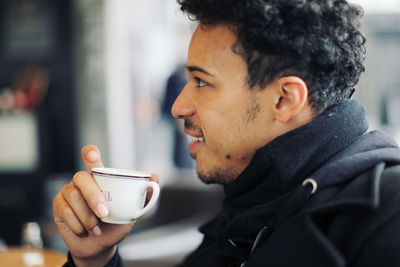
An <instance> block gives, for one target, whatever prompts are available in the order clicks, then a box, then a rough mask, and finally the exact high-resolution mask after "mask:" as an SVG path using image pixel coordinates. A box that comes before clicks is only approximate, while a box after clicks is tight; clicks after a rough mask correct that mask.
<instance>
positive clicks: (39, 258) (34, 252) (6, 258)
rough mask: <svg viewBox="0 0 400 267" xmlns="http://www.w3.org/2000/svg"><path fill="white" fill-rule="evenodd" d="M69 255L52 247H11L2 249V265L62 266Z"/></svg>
mask: <svg viewBox="0 0 400 267" xmlns="http://www.w3.org/2000/svg"><path fill="white" fill-rule="evenodd" d="M66 261H67V255H66V254H64V253H61V252H58V251H54V250H50V249H29V248H20V247H11V248H7V249H5V250H0V267H30V266H35V267H61V266H63V264H64V263H65V262H66Z"/></svg>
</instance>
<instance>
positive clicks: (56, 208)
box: [53, 145, 158, 267]
mask: <svg viewBox="0 0 400 267" xmlns="http://www.w3.org/2000/svg"><path fill="white" fill-rule="evenodd" d="M81 154H82V158H83V162H84V163H85V166H86V169H87V171H80V172H78V173H76V174H75V175H74V177H73V179H72V181H71V182H70V183H68V184H66V185H65V186H64V187H63V188H62V190H61V191H60V192H59V193H58V194H57V195H56V197H55V198H54V200H53V213H54V221H55V223H56V225H57V228H58V231H59V232H60V234H61V236H62V238H63V239H64V242H65V243H66V245H67V247H68V248H69V250H70V253H71V255H72V258H73V260H74V263H75V265H76V266H77V267H88V266H104V265H105V264H106V263H107V262H108V261H109V260H110V259H111V258H112V256H113V255H114V254H115V252H116V247H117V246H116V244H117V243H118V242H119V241H121V240H122V239H123V238H125V237H126V235H128V234H129V232H130V231H131V229H132V227H133V225H134V224H126V225H118V224H107V223H103V222H101V221H100V220H99V219H98V218H102V217H105V216H107V215H108V213H109V207H108V205H107V201H106V200H105V199H104V196H103V194H102V193H101V191H100V189H99V188H98V186H97V184H96V182H95V181H94V179H93V177H92V175H91V173H90V170H91V169H92V168H93V167H103V163H102V161H101V157H100V151H99V149H98V148H97V147H96V146H93V145H87V146H85V147H83V148H82V151H81ZM150 180H152V181H154V182H158V176H157V175H152V176H151V178H150ZM150 197H151V191H150V190H149V191H148V194H147V199H149V198H150Z"/></svg>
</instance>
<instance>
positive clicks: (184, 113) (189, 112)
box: [171, 85, 195, 119]
mask: <svg viewBox="0 0 400 267" xmlns="http://www.w3.org/2000/svg"><path fill="white" fill-rule="evenodd" d="M188 90H189V88H188V86H187V85H186V86H185V87H184V88H183V89H182V92H181V93H180V94H179V96H178V97H177V98H176V100H175V102H174V104H173V105H172V108H171V113H172V116H174V117H175V118H176V119H186V118H189V117H191V116H193V115H194V113H195V108H194V106H193V103H192V102H191V100H190V99H191V97H190V93H189V92H188Z"/></svg>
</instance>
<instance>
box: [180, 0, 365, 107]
mask: <svg viewBox="0 0 400 267" xmlns="http://www.w3.org/2000/svg"><path fill="white" fill-rule="evenodd" d="M177 2H178V3H179V4H180V5H181V7H180V8H181V10H182V11H183V12H184V13H186V14H188V16H189V18H190V19H192V20H196V21H199V22H200V23H201V24H204V25H216V24H224V25H227V26H229V27H231V28H232V29H233V31H234V33H235V34H236V36H237V38H238V41H237V43H236V44H235V45H234V47H232V49H233V51H234V52H235V53H238V54H239V55H241V56H242V57H243V58H244V60H245V61H246V63H247V67H248V83H249V85H250V88H254V87H255V86H256V85H259V86H260V87H261V88H264V87H265V86H266V85H268V84H269V83H270V82H272V81H273V80H274V79H276V78H278V77H283V76H287V75H297V76H299V77H301V78H302V79H303V80H304V81H305V82H306V84H307V86H308V88H309V101H310V105H311V107H312V108H313V110H314V112H316V113H317V114H319V113H321V112H322V111H323V110H325V109H326V108H327V107H329V106H332V105H335V104H337V103H339V102H340V101H341V100H342V99H344V98H349V97H350V96H351V94H352V92H353V91H354V86H355V85H356V84H357V83H358V80H359V77H360V74H361V73H362V72H363V71H364V70H365V67H364V65H363V63H364V59H365V47H364V43H365V37H364V36H363V35H362V33H361V32H360V31H359V27H360V18H361V17H362V15H363V10H362V8H361V7H359V6H357V5H352V4H349V3H348V2H347V1H346V0H177Z"/></svg>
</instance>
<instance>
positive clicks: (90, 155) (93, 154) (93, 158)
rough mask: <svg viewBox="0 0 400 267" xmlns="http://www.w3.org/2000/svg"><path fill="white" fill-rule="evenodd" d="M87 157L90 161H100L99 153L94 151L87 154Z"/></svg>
mask: <svg viewBox="0 0 400 267" xmlns="http://www.w3.org/2000/svg"><path fill="white" fill-rule="evenodd" d="M86 157H87V159H88V160H89V161H96V160H98V159H99V153H98V152H97V151H94V150H92V151H89V152H88V153H87V155H86Z"/></svg>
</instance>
